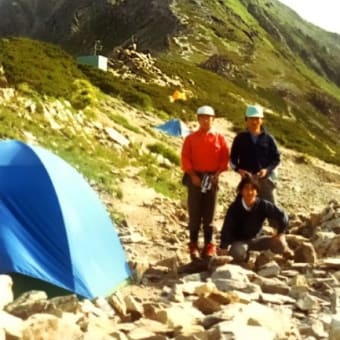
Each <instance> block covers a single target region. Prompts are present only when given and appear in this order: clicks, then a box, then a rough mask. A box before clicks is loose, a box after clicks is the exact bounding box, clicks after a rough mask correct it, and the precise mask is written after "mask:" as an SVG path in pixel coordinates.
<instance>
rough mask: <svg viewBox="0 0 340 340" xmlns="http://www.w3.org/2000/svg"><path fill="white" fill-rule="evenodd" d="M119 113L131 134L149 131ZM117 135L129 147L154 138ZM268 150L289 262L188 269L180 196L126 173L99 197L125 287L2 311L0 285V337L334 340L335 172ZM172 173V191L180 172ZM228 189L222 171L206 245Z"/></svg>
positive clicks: (338, 325) (339, 204)
mask: <svg viewBox="0 0 340 340" xmlns="http://www.w3.org/2000/svg"><path fill="white" fill-rule="evenodd" d="M119 110H126V111H124V115H125V116H126V117H127V118H128V119H129V120H130V121H133V122H134V123H135V124H136V125H139V126H140V127H142V126H143V125H145V124H148V125H149V126H150V125H155V124H157V123H160V121H159V120H158V119H156V118H154V117H151V116H147V115H143V114H141V113H140V112H137V111H134V110H131V108H129V109H126V108H125V109H124V108H123V107H120V108H119ZM191 125H192V126H194V125H195V122H192V124H191ZM216 126H217V128H218V130H219V131H220V132H222V133H223V134H224V135H225V136H226V138H227V140H228V143H229V145H230V144H231V141H232V139H233V136H234V134H233V132H232V130H231V126H230V124H229V123H228V122H227V121H225V120H221V119H217V121H216ZM117 128H118V127H117ZM120 131H121V132H124V131H122V130H121V129H120ZM124 135H125V137H126V138H128V139H129V140H130V141H131V142H134V143H137V142H138V143H146V142H150V138H157V136H156V137H151V136H150V135H143V136H142V135H133V133H132V132H128V131H125V133H124ZM168 143H169V145H170V144H171V145H172V146H173V147H174V148H177V150H178V152H180V148H181V144H182V140H181V139H176V138H174V137H168ZM280 150H281V152H282V162H281V165H280V168H279V182H278V188H277V198H278V202H279V204H280V205H281V206H282V207H283V208H285V209H286V210H287V211H288V213H289V215H290V220H291V222H290V228H289V233H288V236H287V238H288V243H289V245H290V246H291V247H292V249H294V251H295V258H294V259H290V260H286V259H284V258H282V257H281V256H279V255H275V254H272V253H271V252H269V251H268V252H262V253H259V252H253V253H252V254H251V257H250V259H249V261H248V262H247V263H244V264H241V265H236V264H233V263H232V262H231V259H230V258H229V257H216V258H214V259H213V260H212V261H210V262H209V263H205V262H198V263H196V265H194V266H193V265H190V264H189V256H188V254H187V241H188V239H187V237H188V233H187V227H186V225H187V213H186V207H185V202H186V197H182V198H181V199H180V200H171V199H169V198H166V197H163V196H162V195H160V194H157V193H156V192H155V191H154V190H153V189H151V188H148V187H146V186H145V185H143V183H142V182H141V180H140V178H139V177H138V175H137V174H138V169H136V168H128V169H126V171H125V176H124V179H123V180H122V182H121V190H122V193H123V195H122V197H121V198H119V199H118V198H112V197H108V196H103V195H102V198H103V201H104V202H105V203H106V204H108V205H114V206H115V207H119V208H118V209H119V212H120V213H121V215H122V216H123V221H124V222H123V223H121V224H119V225H117V230H118V233H119V235H120V238H121V241H122V244H123V246H124V249H125V251H126V255H127V258H128V261H129V263H130V266H131V270H132V279H133V282H132V284H130V285H128V286H126V287H123V288H122V289H120V290H119V291H117V292H116V293H115V294H113V295H111V296H109V297H106V298H102V297H98V298H97V299H94V300H93V301H89V300H79V299H78V298H77V297H76V296H74V295H70V296H66V297H58V298H53V299H51V298H48V297H47V295H46V293H44V292H29V293H27V294H26V295H24V296H22V297H21V298H20V299H17V300H15V301H13V295H12V291H11V281H10V279H9V277H8V276H5V275H2V276H0V339H51V340H52V339H53V340H54V339H62V338H65V339H84V340H90V339H93V340H99V339H120V340H125V339H136V340H137V339H153V340H156V339H157V340H166V339H176V340H191V339H192V340H194V339H202V340H215V339H216V340H218V339H238V340H248V339H261V340H263V339H273V340H274V339H282V340H284V339H292V340H293V339H308V340H312V339H331V340H336V339H340V317H339V315H340V261H339V254H340V236H339V232H340V185H339V183H340V168H339V167H336V166H334V165H330V164H326V163H324V162H321V161H319V160H317V159H313V158H310V157H307V156H305V155H301V154H298V153H296V152H294V151H291V150H286V149H284V148H283V147H280ZM173 171H177V172H178V178H179V181H180V179H181V172H180V170H179V169H173ZM238 181H239V177H238V175H237V174H235V173H233V172H232V171H228V172H226V173H225V174H224V175H223V176H222V177H221V183H220V192H219V202H218V209H217V213H216V230H215V235H216V241H217V242H218V238H219V230H220V228H221V224H222V219H223V216H224V214H225V211H226V209H227V206H228V204H229V203H230V202H231V201H232V200H233V198H234V196H235V187H236V185H237V183H238ZM116 209H117V208H116ZM266 230H268V231H269V229H268V228H266Z"/></svg>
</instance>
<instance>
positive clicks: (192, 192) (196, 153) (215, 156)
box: [181, 105, 229, 260]
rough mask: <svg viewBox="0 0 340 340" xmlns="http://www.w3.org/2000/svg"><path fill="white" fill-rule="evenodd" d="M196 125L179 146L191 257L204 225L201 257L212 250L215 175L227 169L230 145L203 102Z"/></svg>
mask: <svg viewBox="0 0 340 340" xmlns="http://www.w3.org/2000/svg"><path fill="white" fill-rule="evenodd" d="M197 119H198V123H199V128H198V130H197V131H195V132H193V133H192V134H190V135H189V136H187V137H186V139H185V140H184V143H183V147H182V153H181V161H182V170H183V171H184V172H185V175H184V184H185V185H187V187H188V213H189V234H190V243H189V252H190V256H191V259H192V260H194V259H197V258H199V257H200V249H199V245H198V238H199V231H200V228H201V224H202V225H203V237H204V247H203V249H202V253H201V255H202V257H211V256H213V255H214V254H215V244H214V243H213V230H214V225H213V219H214V214H215V206H216V196H217V189H218V178H219V175H220V174H221V172H223V171H226V170H227V169H228V163H229V148H228V146H227V143H226V141H225V139H224V137H223V136H222V135H221V134H220V133H217V132H216V131H214V130H213V128H212V126H213V122H214V119H215V111H214V109H213V108H212V107H211V106H208V105H204V106H201V107H199V108H198V109H197Z"/></svg>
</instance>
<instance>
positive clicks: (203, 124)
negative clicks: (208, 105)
mask: <svg viewBox="0 0 340 340" xmlns="http://www.w3.org/2000/svg"><path fill="white" fill-rule="evenodd" d="M197 117H198V118H197V119H198V124H199V125H200V129H201V130H203V131H208V130H210V129H211V127H212V124H213V121H214V116H209V115H198V116H197Z"/></svg>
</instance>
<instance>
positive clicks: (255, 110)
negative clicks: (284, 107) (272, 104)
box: [246, 105, 263, 118]
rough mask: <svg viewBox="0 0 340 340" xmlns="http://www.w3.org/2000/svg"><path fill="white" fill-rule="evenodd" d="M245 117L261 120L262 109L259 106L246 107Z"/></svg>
mask: <svg viewBox="0 0 340 340" xmlns="http://www.w3.org/2000/svg"><path fill="white" fill-rule="evenodd" d="M246 117H248V118H253V117H258V118H263V108H262V106H260V105H248V106H247V109H246Z"/></svg>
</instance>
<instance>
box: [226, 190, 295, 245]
mask: <svg viewBox="0 0 340 340" xmlns="http://www.w3.org/2000/svg"><path fill="white" fill-rule="evenodd" d="M266 218H271V219H274V220H275V221H276V222H277V225H278V229H277V232H278V233H279V234H281V233H283V232H284V231H285V230H286V229H287V227H288V215H287V214H286V213H285V212H284V211H283V210H281V209H279V208H278V207H277V206H275V205H274V204H272V203H271V202H269V201H266V200H264V199H260V198H257V199H256V202H255V204H254V205H253V206H252V208H251V210H249V211H247V210H246V209H245V208H244V206H243V204H242V198H241V196H237V197H236V199H235V201H234V202H233V203H232V204H231V205H230V206H229V209H228V211H227V214H226V216H225V218H224V223H223V227H222V231H221V248H226V247H227V246H228V245H229V244H231V243H232V242H235V241H249V240H251V239H253V238H254V237H256V236H257V235H258V234H259V232H260V231H261V229H262V226H263V222H264V220H265V219H266Z"/></svg>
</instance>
